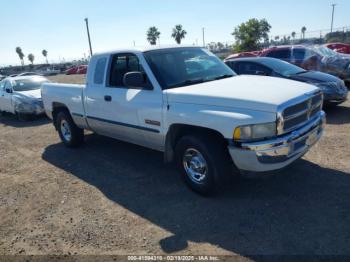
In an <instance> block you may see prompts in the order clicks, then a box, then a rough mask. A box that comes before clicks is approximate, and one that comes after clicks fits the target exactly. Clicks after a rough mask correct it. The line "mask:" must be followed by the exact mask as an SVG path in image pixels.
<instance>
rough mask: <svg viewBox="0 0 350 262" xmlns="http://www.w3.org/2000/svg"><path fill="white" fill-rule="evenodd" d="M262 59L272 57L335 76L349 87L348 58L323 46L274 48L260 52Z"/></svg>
mask: <svg viewBox="0 0 350 262" xmlns="http://www.w3.org/2000/svg"><path fill="white" fill-rule="evenodd" d="M260 56H263V57H273V58H278V59H281V60H284V61H286V62H289V63H292V64H294V65H297V66H300V67H302V68H304V69H306V70H315V71H321V72H325V73H328V74H332V75H335V76H337V77H339V78H341V79H343V80H344V81H345V84H346V86H347V87H348V88H349V87H350V56H347V55H342V54H338V53H337V52H335V51H333V50H331V49H329V48H327V47H324V46H297V45H296V46H276V47H272V48H268V49H265V50H263V51H262V53H261V55H260Z"/></svg>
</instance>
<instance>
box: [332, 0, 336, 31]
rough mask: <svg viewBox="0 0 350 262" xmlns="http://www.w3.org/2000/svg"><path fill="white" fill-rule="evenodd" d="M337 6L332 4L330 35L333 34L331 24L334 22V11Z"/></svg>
mask: <svg viewBox="0 0 350 262" xmlns="http://www.w3.org/2000/svg"><path fill="white" fill-rule="evenodd" d="M336 5H337V4H332V23H331V33H332V32H333V22H334V9H335V6H336Z"/></svg>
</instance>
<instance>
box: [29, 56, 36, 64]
mask: <svg viewBox="0 0 350 262" xmlns="http://www.w3.org/2000/svg"><path fill="white" fill-rule="evenodd" d="M34 58H35V57H34V55H33V54H29V55H28V60H29V61H30V62H31V63H32V65H33V64H34Z"/></svg>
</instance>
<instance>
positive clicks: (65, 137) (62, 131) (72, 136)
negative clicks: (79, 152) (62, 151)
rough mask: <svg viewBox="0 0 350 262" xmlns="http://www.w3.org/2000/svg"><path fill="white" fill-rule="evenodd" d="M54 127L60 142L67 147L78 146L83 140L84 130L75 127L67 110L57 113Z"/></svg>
mask: <svg viewBox="0 0 350 262" xmlns="http://www.w3.org/2000/svg"><path fill="white" fill-rule="evenodd" d="M56 128H57V131H58V134H59V136H60V138H61V140H62V142H63V143H64V144H65V145H66V146H67V147H78V146H80V145H81V144H82V143H83V142H84V130H83V129H81V128H79V127H77V125H76V124H75V123H74V122H73V119H72V117H71V116H70V114H69V113H68V112H60V113H58V115H57V118H56Z"/></svg>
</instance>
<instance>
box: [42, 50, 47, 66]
mask: <svg viewBox="0 0 350 262" xmlns="http://www.w3.org/2000/svg"><path fill="white" fill-rule="evenodd" d="M41 53H42V54H43V56H44V57H45V59H46V64H48V63H49V61H47V51H46V50H45V49H44V50H43V51H42V52H41Z"/></svg>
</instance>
